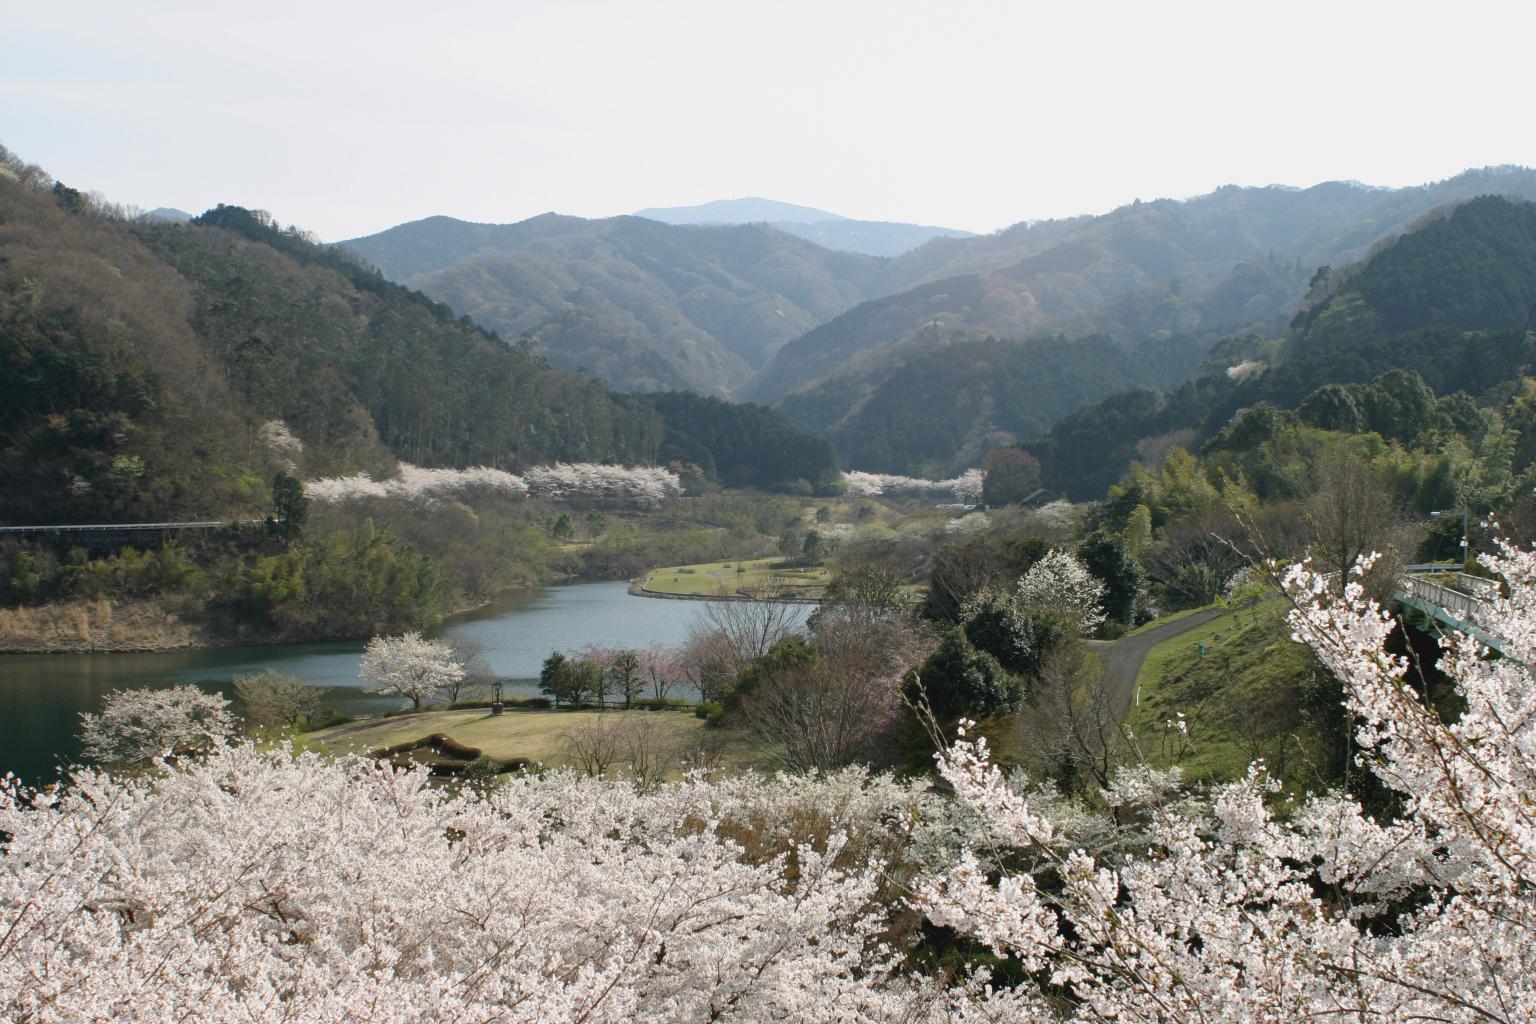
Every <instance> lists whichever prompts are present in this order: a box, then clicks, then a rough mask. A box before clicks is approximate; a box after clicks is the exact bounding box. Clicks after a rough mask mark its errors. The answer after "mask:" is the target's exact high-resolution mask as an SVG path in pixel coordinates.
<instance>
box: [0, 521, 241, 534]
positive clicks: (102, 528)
mask: <svg viewBox="0 0 1536 1024" xmlns="http://www.w3.org/2000/svg"><path fill="white" fill-rule="evenodd" d="M264 522H266V520H265V519H209V520H204V521H200V522H191V523H91V524H77V525H69V526H0V533H146V532H150V531H157V532H164V531H166V530H217V529H220V528H221V527H225V526H260V525H261V524H262V523H264Z"/></svg>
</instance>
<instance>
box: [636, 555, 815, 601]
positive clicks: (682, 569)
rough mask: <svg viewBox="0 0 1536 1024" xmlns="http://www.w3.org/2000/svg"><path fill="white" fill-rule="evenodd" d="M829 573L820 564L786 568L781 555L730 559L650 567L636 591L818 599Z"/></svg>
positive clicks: (681, 594) (680, 595)
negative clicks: (765, 593)
mask: <svg viewBox="0 0 1536 1024" xmlns="http://www.w3.org/2000/svg"><path fill="white" fill-rule="evenodd" d="M831 581H832V575H831V573H830V572H828V571H827V568H826V566H824V565H811V566H796V567H794V568H787V567H785V565H784V560H783V559H782V558H751V559H733V560H730V561H724V562H700V563H697V564H695V565H672V566H666V567H663V568H660V569H652V570H651V571H650V572H648V573H646V574H645V578H644V579H643V580H642V581H641V584H640V592H641V593H645V594H662V595H666V596H668V597H740V596H741V595H742V593H743V592H744V591H745V592H750V593H753V594H760V593H763V592H767V593H769V594H771V595H773V596H774V597H776V598H779V599H780V600H786V599H787V600H796V601H819V600H821V598H822V596H823V595H824V594H825V593H826V589H827V584H828V583H830V582H831Z"/></svg>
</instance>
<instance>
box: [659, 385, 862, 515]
mask: <svg viewBox="0 0 1536 1024" xmlns="http://www.w3.org/2000/svg"><path fill="white" fill-rule="evenodd" d="M629 401H631V402H633V403H634V404H636V405H638V406H640V407H642V408H649V409H654V410H656V412H657V413H658V414H659V415H660V417H661V420H662V423H663V424H664V427H665V433H664V434H663V435H662V440H661V453H660V458H661V461H663V462H667V463H675V464H681V465H690V464H691V465H695V466H698V467H699V468H700V469H702V470H703V471H704V472H705V474H706V475H708V476H709V477H711V478H713V479H717V480H719V481H720V482H722V483H725V484H729V485H734V486H738V487H763V488H768V489H771V490H787V491H792V492H797V493H803V494H810V493H816V494H825V493H830V492H831V491H833V490H834V489H836V488H837V487H838V478H839V476H840V474H839V472H838V467H837V457H836V456H835V455H833V454H832V446H831V445H830V444H828V443H827V442H826V441H825V440H823V439H822V438H820V437H817V436H815V435H813V434H808V433H806V432H805V431H803V430H800V429H798V428H797V427H795V426H793V425H792V424H791V423H790V421H789V420H788V419H786V418H785V417H784V416H783V415H781V414H780V413H778V412H777V411H775V410H773V409H768V408H765V407H763V406H761V405H752V404H750V403H747V404H741V405H737V404H733V403H730V402H724V401H721V400H720V399H718V398H706V397H704V396H702V395H695V394H691V393H689V392H686V391H669V392H658V393H655V394H650V395H637V396H633V397H632V398H630V399H629Z"/></svg>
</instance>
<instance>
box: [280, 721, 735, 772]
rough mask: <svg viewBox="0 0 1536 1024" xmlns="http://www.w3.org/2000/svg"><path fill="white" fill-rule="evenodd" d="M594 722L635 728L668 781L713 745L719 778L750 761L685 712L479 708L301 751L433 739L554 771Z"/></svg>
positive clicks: (351, 727)
mask: <svg viewBox="0 0 1536 1024" xmlns="http://www.w3.org/2000/svg"><path fill="white" fill-rule="evenodd" d="M594 722H605V723H614V724H619V723H637V724H642V725H643V726H644V727H645V728H646V729H648V730H649V732H650V739H649V742H650V743H651V744H652V747H653V750H654V751H657V752H659V753H661V754H662V755H663V756H666V757H667V758H668V759H669V760H671V761H672V762H673V763H674V764H676V765H677V767H676V769H674V771H672V772H671V773H669V774H672V775H674V776H675V775H680V774H681V773H682V766H681V762H680V760H679V758H680V756H681V755H682V754H683V753H685V752H689V751H691V750H695V749H698V748H699V747H700V746H701V745H706V744H716V743H718V744H720V745H721V759H722V762H721V767H722V768H724V769H726V770H731V771H740V770H744V769H746V768H748V767H750V766H751V765H752V763H753V762H754V760H755V751H754V750H753V749H752V748H751V747H750V746H749V745H748V744H747V743H746V742H745V741H744V740H743V739H742V738H741V737H740V736H739V735H738V734H736V733H735V732H734V731H732V730H728V729H712V728H709V727H708V726H706V725H705V724H704V722H703V721H702V720H701V719H698V718H695V717H694V716H693V713H692V712H690V711H601V712H599V711H518V710H508V711H507V712H506V713H505V714H502V715H494V716H493V715H492V714H490V712H488V711H486V710H485V709H483V708H472V709H464V710H458V711H423V712H419V713H414V714H407V715H396V716H393V717H390V718H379V719H369V720H366V721H363V722H352V723H349V724H347V725H339V726H335V727H333V728H330V729H322V730H320V731H319V732H313V733H308V734H306V735H305V736H304V737H303V745H304V746H305V747H307V748H309V749H311V750H319V751H324V752H328V753H334V754H346V753H358V754H366V753H368V752H369V751H371V750H377V749H379V748H381V747H392V746H395V745H397V744H401V743H407V742H410V741H413V740H418V739H421V738H422V737H424V736H430V735H432V734H433V733H439V732H440V733H445V734H447V735H448V736H449V737H451V738H452V739H453V740H455V741H456V742H458V743H462V744H465V745H466V746H471V747H479V748H480V749H481V751H483V752H484V753H485V755H486V756H487V757H494V758H496V759H497V760H500V761H509V760H511V759H513V758H516V757H526V758H528V759H529V760H531V761H539V762H543V763H544V764H546V765H549V766H551V767H559V766H562V765H565V764H567V763H568V759H567V757H566V750H565V742H564V736H565V734H566V733H568V732H569V731H571V730H572V729H576V728H579V727H581V726H582V725H585V724H591V723H594Z"/></svg>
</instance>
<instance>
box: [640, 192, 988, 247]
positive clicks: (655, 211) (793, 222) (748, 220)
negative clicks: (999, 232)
mask: <svg viewBox="0 0 1536 1024" xmlns="http://www.w3.org/2000/svg"><path fill="white" fill-rule="evenodd" d="M635 216H636V217H644V218H646V219H647V220H659V221H661V222H662V223H663V224H674V225H677V226H679V227H716V226H721V225H727V224H767V225H768V226H769V227H773V228H778V229H779V230H780V231H782V232H784V233H785V234H789V235H794V236H796V237H797V238H803V239H805V240H806V241H808V242H815V243H816V244H817V245H819V246H822V247H823V248H827V249H838V250H841V251H843V252H857V253H863V254H864V255H865V256H883V257H887V258H892V257H896V256H901V255H903V254H905V253H909V252H911V251H912V250H913V249H916V248H918V247H920V246H922V245H925V244H926V243H928V242H930V241H932V240H933V239H935V238H974V237H976V236H975V235H973V234H972V233H971V232H969V231H961V230H959V229H958V228H944V227H935V226H932V225H928V224H906V223H901V222H899V221H884V220H854V219H853V218H851V217H844V216H843V215H842V214H838V213H829V212H828V211H826V210H818V209H816V208H815V207H813V206H796V205H795V204H794V203H781V202H779V201H778V200H776V199H763V198H761V197H757V196H752V197H749V198H745V199H717V200H715V201H714V202H710V203H701V204H700V205H698V206H652V207H649V208H647V209H644V210H640V211H639V212H637V213H636V214H635Z"/></svg>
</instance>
